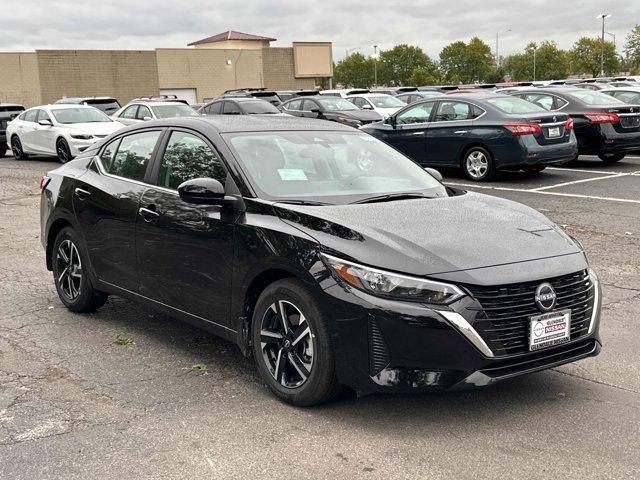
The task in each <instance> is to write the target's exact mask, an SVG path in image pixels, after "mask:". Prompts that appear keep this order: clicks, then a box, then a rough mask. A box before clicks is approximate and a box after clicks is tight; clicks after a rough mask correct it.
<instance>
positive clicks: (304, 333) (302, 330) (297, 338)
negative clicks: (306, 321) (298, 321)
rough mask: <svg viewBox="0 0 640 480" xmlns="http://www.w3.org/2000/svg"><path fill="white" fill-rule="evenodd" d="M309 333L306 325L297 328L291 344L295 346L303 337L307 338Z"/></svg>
mask: <svg viewBox="0 0 640 480" xmlns="http://www.w3.org/2000/svg"><path fill="white" fill-rule="evenodd" d="M310 333H311V330H309V326H308V325H305V326H303V327H300V328H298V331H297V332H296V335H295V337H294V339H293V341H292V342H291V345H293V346H296V345H297V344H298V343H300V341H301V340H304V339H305V338H307V337H308V336H309V334H310Z"/></svg>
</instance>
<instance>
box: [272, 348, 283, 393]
mask: <svg viewBox="0 0 640 480" xmlns="http://www.w3.org/2000/svg"><path fill="white" fill-rule="evenodd" d="M284 364H285V360H284V357H283V356H282V349H280V350H278V357H277V358H276V366H275V369H274V371H273V376H274V378H275V379H276V382H278V383H279V384H281V385H285V381H284Z"/></svg>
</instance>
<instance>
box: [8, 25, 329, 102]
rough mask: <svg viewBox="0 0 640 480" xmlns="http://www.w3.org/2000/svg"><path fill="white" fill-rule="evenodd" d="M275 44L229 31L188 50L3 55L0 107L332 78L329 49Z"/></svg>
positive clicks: (202, 96)
mask: <svg viewBox="0 0 640 480" xmlns="http://www.w3.org/2000/svg"><path fill="white" fill-rule="evenodd" d="M272 41H274V39H272V38H268V37H258V36H255V35H248V34H244V33H240V32H233V31H230V32H224V33H222V34H218V35H214V36H213V37H209V38H206V39H203V40H199V41H197V42H193V43H192V44H190V47H189V48H160V49H156V50H147V51H139V50H36V51H35V52H25V53H2V52H0V102H14V103H22V104H24V105H25V106H27V107H29V106H33V105H40V104H45V103H50V102H53V101H55V100H57V99H59V98H61V97H63V96H68V97H76V96H99V95H109V96H114V97H116V98H117V99H118V100H119V101H120V103H122V104H124V103H125V102H127V101H129V100H131V99H132V98H135V97H140V96H148V95H157V94H160V93H174V94H177V95H179V96H180V97H181V98H185V99H186V100H188V101H190V102H195V101H198V102H202V101H204V100H206V99H210V98H214V97H215V96H216V95H218V94H219V93H220V92H222V91H224V90H228V89H233V88H243V87H266V88H268V89H273V90H297V89H313V88H315V86H316V85H317V84H318V83H319V82H321V81H322V80H323V79H327V78H331V76H332V75H333V63H332V59H331V43H329V42H320V43H311V42H296V43H294V44H293V46H291V47H285V48H282V47H276V48H274V47H271V46H270V42H272Z"/></svg>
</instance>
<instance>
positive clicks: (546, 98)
mask: <svg viewBox="0 0 640 480" xmlns="http://www.w3.org/2000/svg"><path fill="white" fill-rule="evenodd" d="M524 99H525V100H526V101H527V102H531V103H533V104H535V105H537V106H539V107H542V108H544V109H545V110H553V109H554V104H553V97H552V96H551V95H539V94H536V95H533V94H528V95H525V97H524Z"/></svg>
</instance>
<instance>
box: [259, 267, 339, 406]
mask: <svg viewBox="0 0 640 480" xmlns="http://www.w3.org/2000/svg"><path fill="white" fill-rule="evenodd" d="M283 314H284V315H283ZM283 318H285V319H286V320H285V322H283V321H282V319H283ZM251 337H252V348H253V356H254V359H255V361H256V365H257V367H258V372H259V373H260V376H261V377H262V379H263V380H264V381H265V382H266V383H267V386H268V387H269V389H270V390H271V391H272V392H273V393H274V394H275V395H276V396H277V397H278V398H279V399H281V400H283V401H285V402H287V403H290V404H292V405H296V406H299V407H310V406H313V405H319V404H321V403H325V402H328V401H330V400H332V399H333V398H334V397H335V396H336V395H337V394H338V393H339V391H340V385H339V384H338V380H337V377H336V370H335V360H334V352H333V346H332V345H331V336H330V329H329V319H328V316H327V315H326V313H325V312H324V310H323V308H322V306H321V305H320V304H319V302H317V301H316V300H315V298H313V297H312V296H311V294H309V292H308V290H307V289H306V288H305V287H304V285H303V284H302V282H300V281H298V280H295V279H283V280H278V281H277V282H274V283H272V284H271V285H269V286H268V287H267V288H266V289H265V290H264V292H262V295H260V298H259V299H258V301H257V303H256V306H255V309H254V313H253V318H252V322H251Z"/></svg>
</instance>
